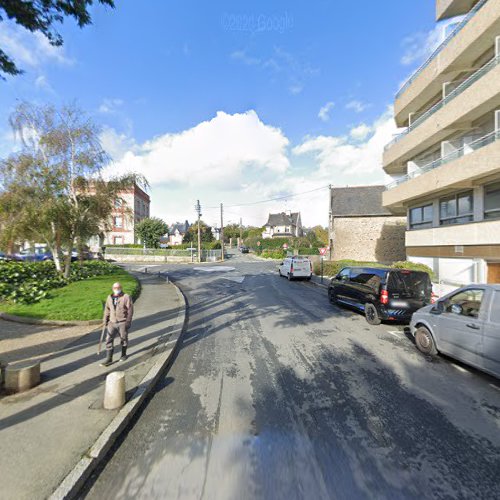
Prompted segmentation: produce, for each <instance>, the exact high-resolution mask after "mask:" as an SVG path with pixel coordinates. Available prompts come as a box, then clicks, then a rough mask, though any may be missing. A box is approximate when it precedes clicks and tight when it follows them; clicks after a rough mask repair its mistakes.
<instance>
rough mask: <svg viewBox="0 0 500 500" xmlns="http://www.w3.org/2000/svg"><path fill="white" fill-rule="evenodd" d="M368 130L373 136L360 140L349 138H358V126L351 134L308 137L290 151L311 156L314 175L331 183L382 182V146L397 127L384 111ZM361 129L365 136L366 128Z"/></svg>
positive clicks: (389, 114) (359, 133)
mask: <svg viewBox="0 0 500 500" xmlns="http://www.w3.org/2000/svg"><path fill="white" fill-rule="evenodd" d="M366 127H367V126H366ZM367 128H369V127H367ZM371 130H373V133H372V135H371V136H370V137H369V138H368V139H367V140H366V141H365V142H361V143H360V142H358V141H355V142H353V141H352V140H351V138H356V139H359V138H360V135H361V130H360V128H359V126H358V127H354V128H353V129H352V130H351V131H350V137H349V136H318V137H310V138H307V139H306V140H305V141H304V142H303V143H302V144H300V145H298V146H296V147H295V148H293V153H294V154H296V155H306V154H307V155H310V156H312V157H313V158H314V160H315V162H316V163H317V164H318V166H319V168H318V172H317V176H319V178H324V179H330V182H332V183H337V184H340V185H343V184H350V183H354V184H356V183H359V182H363V183H370V182H381V181H382V180H383V179H384V173H383V171H382V166H381V165H382V153H383V149H384V146H385V145H386V144H387V143H388V142H389V141H390V139H391V138H392V136H393V134H394V132H395V130H396V126H395V124H394V120H393V117H392V113H391V112H389V111H388V112H386V113H384V114H383V115H382V116H381V117H380V118H378V119H377V120H376V121H375V123H374V124H373V126H372V127H371ZM363 132H366V135H368V132H367V131H366V130H363ZM356 135H357V137H356Z"/></svg>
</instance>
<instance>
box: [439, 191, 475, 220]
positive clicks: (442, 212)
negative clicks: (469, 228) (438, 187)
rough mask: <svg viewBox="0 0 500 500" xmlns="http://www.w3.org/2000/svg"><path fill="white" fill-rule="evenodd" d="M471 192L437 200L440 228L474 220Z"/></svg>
mask: <svg viewBox="0 0 500 500" xmlns="http://www.w3.org/2000/svg"><path fill="white" fill-rule="evenodd" d="M473 211H474V198H473V194H472V191H467V192H465V193H459V194H456V195H453V196H447V197H446V198H441V200H439V222H440V224H441V225H442V226H448V225H450V224H463V223H465V222H472V220H473V219H474V215H473Z"/></svg>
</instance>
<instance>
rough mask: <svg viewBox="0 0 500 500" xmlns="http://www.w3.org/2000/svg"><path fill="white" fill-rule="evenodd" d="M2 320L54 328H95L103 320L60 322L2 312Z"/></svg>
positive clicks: (0, 312) (0, 313)
mask: <svg viewBox="0 0 500 500" xmlns="http://www.w3.org/2000/svg"><path fill="white" fill-rule="evenodd" d="M0 318H2V319H4V320H6V321H12V322H14V323H25V324H27V325H52V326H94V325H101V324H102V320H101V319H91V320H88V321H59V320H55V319H39V318H30V317H29V316H15V315H14V314H7V313H4V312H2V311H0Z"/></svg>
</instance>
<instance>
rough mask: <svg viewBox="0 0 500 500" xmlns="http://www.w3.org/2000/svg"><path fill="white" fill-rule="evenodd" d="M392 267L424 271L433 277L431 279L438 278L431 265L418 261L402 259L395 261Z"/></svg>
mask: <svg viewBox="0 0 500 500" xmlns="http://www.w3.org/2000/svg"><path fill="white" fill-rule="evenodd" d="M392 267H395V268H396V269H410V270H411V271H423V272H425V273H427V274H428V275H429V276H430V277H431V280H433V281H434V280H435V279H436V275H435V273H434V271H433V270H432V269H431V268H430V267H429V266H426V265H425V264H419V263H418V262H410V261H408V260H402V261H399V262H394V264H393V265H392Z"/></svg>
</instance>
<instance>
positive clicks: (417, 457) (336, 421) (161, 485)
mask: <svg viewBox="0 0 500 500" xmlns="http://www.w3.org/2000/svg"><path fill="white" fill-rule="evenodd" d="M160 269H163V270H168V272H169V273H170V276H171V277H172V279H174V280H176V282H177V284H178V285H179V286H180V287H181V289H182V290H183V292H184V293H185V295H186V297H187V299H188V302H189V323H188V327H187V331H186V333H185V335H184V338H183V341H182V347H181V349H180V351H179V353H178V356H177V358H176V360H175V362H174V364H173V366H172V367H171V368H170V370H169V371H168V373H166V374H165V376H164V378H163V380H162V381H161V382H160V383H159V384H158V386H157V388H156V391H155V394H154V396H153V397H152V398H151V399H150V401H149V402H148V404H147V406H146V407H145V408H144V410H143V412H142V414H141V416H140V418H138V419H137V421H136V422H135V424H134V425H133V427H132V428H131V429H130V431H129V433H128V434H127V435H126V437H125V438H124V439H123V441H122V442H121V444H120V446H119V447H117V449H116V450H115V451H114V453H113V454H112V456H110V458H109V461H108V463H107V464H106V466H105V467H104V468H103V470H101V471H100V473H99V475H97V476H96V477H94V478H92V480H91V481H90V482H89V484H88V487H87V490H86V492H85V496H86V497H87V498H90V499H94V498H95V499H103V498H106V499H113V498H120V499H123V498H158V499H160V498H161V499H176V498H180V499H191V498H193V499H194V498H196V499H198V498H200V499H201V498H205V499H235V498H238V499H246V498H259V499H260V498H262V499H267V498H269V499H287V500H289V499H295V498H308V499H309V498H311V499H322V498H349V499H358V498H367V499H368V498H370V499H372V498H398V499H399V498H419V499H420V498H485V499H492V498H499V496H500V381H497V380H495V379H493V378H491V377H489V376H487V375H484V374H481V373H480V372H478V371H475V370H473V369H469V368H467V367H465V366H464V365H461V364H459V363H455V362H453V361H452V360H450V359H448V358H443V357H440V358H438V359H437V360H429V359H427V358H425V357H424V356H423V355H421V354H420V353H419V352H418V351H417V350H416V348H415V346H414V345H413V344H412V342H411V340H410V339H409V338H407V337H406V336H405V334H404V332H403V329H402V327H395V326H394V325H380V326H370V325H368V324H367V323H366V321H365V319H364V318H363V317H362V316H360V315H358V314H357V313H354V312H351V311H348V310H343V309H339V308H336V307H334V306H332V305H330V304H329V302H328V299H327V296H326V291H325V290H324V289H322V288H319V287H317V286H314V285H313V284H311V283H306V282H291V283H290V282H288V281H287V280H286V279H284V278H279V277H278V275H277V272H276V264H275V263H269V262H262V261H258V260H254V259H253V258H252V257H242V256H238V257H236V258H234V259H231V260H229V261H227V262H226V263H224V265H222V264H216V265H207V264H204V265H202V266H181V267H179V266H176V267H172V266H162V267H156V268H154V270H155V271H158V270H160ZM131 341H132V342H133V338H132V340H131Z"/></svg>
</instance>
